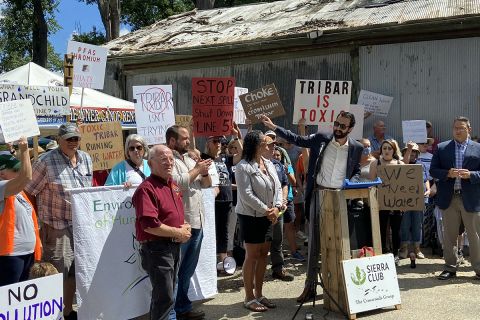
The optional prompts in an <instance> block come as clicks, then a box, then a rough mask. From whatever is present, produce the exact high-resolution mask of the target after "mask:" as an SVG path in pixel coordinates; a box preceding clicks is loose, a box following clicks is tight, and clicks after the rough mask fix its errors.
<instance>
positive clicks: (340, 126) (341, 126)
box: [333, 121, 350, 130]
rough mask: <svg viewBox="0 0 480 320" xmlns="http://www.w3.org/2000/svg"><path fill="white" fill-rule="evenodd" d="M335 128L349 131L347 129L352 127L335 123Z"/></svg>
mask: <svg viewBox="0 0 480 320" xmlns="http://www.w3.org/2000/svg"><path fill="white" fill-rule="evenodd" d="M333 126H334V127H337V128H340V129H341V130H345V129H347V128H349V127H350V126H347V125H344V124H343V123H340V122H338V121H335V122H334V123H333Z"/></svg>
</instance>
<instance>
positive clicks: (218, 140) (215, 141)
mask: <svg viewBox="0 0 480 320" xmlns="http://www.w3.org/2000/svg"><path fill="white" fill-rule="evenodd" d="M210 141H212V142H213V143H220V139H212V140H210Z"/></svg>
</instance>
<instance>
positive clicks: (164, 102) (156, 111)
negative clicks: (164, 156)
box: [133, 85, 175, 145]
mask: <svg viewBox="0 0 480 320" xmlns="http://www.w3.org/2000/svg"><path fill="white" fill-rule="evenodd" d="M172 97H173V96H172V86H171V85H152V86H134V87H133V102H134V103H135V118H136V121H137V132H138V134H140V135H141V136H143V137H144V138H145V140H146V141H147V144H149V145H154V144H160V143H165V141H166V140H165V132H166V131H167V129H168V128H169V127H170V126H173V125H174V124H175V113H174V107H173V98H172Z"/></svg>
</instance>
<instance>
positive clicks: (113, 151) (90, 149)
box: [80, 122, 125, 171]
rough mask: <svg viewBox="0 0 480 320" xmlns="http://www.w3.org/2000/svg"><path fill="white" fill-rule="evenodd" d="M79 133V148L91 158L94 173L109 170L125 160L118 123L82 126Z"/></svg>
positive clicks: (120, 127)
mask: <svg viewBox="0 0 480 320" xmlns="http://www.w3.org/2000/svg"><path fill="white" fill-rule="evenodd" d="M80 132H81V133H82V140H80V148H81V149H82V150H83V151H85V152H87V153H88V154H89V155H90V157H91V158H92V163H93V170H94V171H96V170H107V169H111V168H113V166H114V165H116V164H117V163H119V162H120V161H123V160H125V151H124V148H123V136H122V125H121V124H120V122H100V123H90V124H82V125H81V126H80Z"/></svg>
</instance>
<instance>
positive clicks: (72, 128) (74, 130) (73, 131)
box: [58, 123, 82, 140]
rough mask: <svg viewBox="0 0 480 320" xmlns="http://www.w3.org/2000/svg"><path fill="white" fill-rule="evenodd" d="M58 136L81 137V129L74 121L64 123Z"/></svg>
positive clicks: (66, 137) (65, 137)
mask: <svg viewBox="0 0 480 320" xmlns="http://www.w3.org/2000/svg"><path fill="white" fill-rule="evenodd" d="M58 136H59V137H60V138H62V139H64V140H65V139H68V138H71V137H79V138H80V137H81V136H82V135H81V134H80V130H78V127H77V126H76V125H74V124H73V123H64V124H62V125H61V126H60V128H58Z"/></svg>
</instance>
